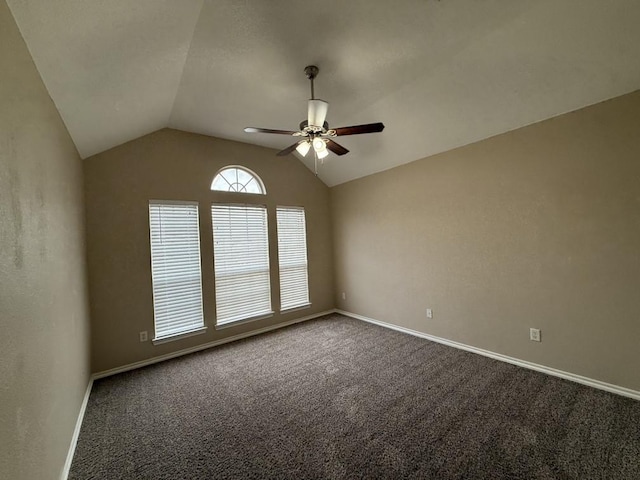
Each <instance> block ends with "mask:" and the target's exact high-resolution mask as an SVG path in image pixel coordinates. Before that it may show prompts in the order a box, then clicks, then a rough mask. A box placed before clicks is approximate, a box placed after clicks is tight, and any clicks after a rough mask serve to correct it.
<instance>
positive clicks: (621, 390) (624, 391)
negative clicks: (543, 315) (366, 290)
mask: <svg viewBox="0 0 640 480" xmlns="http://www.w3.org/2000/svg"><path fill="white" fill-rule="evenodd" d="M336 313H340V314H342V315H345V316H347V317H351V318H355V319H357V320H362V321H364V322H369V323H373V324H375V325H379V326H381V327H385V328H390V329H392V330H396V331H398V332H403V333H408V334H409V335H414V336H416V337H420V338H425V339H427V340H431V341H432V342H437V343H441V344H443V345H448V346H450V347H454V348H459V349H460V350H466V351H467V352H472V353H477V354H478V355H483V356H485V357H489V358H493V359H495V360H500V361H502V362H506V363H511V364H513V365H517V366H519V367H524V368H528V369H529V370H535V371H537V372H542V373H546V374H547V375H553V376H554V377H560V378H564V379H565V380H570V381H572V382H576V383H581V384H582V385H587V386H589V387H593V388H597V389H598V390H605V391H607V392H611V393H615V394H618V395H622V396H624V397H629V398H633V399H634V400H640V391H637V390H632V389H630V388H625V387H620V386H618V385H613V384H611V383H606V382H601V381H600V380H594V379H592V378H588V377H583V376H582V375H576V374H575V373H570V372H565V371H563V370H558V369H555V368H551V367H546V366H544V365H540V364H537V363H532V362H527V361H525V360H520V359H518V358H514V357H509V356H507V355H502V354H500V353H495V352H492V351H490V350H484V349H482V348H477V347H472V346H471V345H465V344H464V343H459V342H454V341H453V340H447V339H446V338H441V337H436V336H434V335H429V334H427V333H422V332H418V331H417V330H411V329H410V328H405V327H399V326H398V325H393V324H391V323H386V322H382V321H380V320H375V319H373V318H369V317H365V316H363V315H358V314H357V313H352V312H346V311H344V310H339V309H337V310H336Z"/></svg>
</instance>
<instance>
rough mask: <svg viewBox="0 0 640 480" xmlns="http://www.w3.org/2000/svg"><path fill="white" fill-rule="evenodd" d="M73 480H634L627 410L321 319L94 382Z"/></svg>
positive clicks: (467, 357)
mask: <svg viewBox="0 0 640 480" xmlns="http://www.w3.org/2000/svg"><path fill="white" fill-rule="evenodd" d="M69 478H71V479H244V478H256V479H257V478H279V479H320V478H328V479H347V478H348V479H353V478H392V479H396V478H416V479H417V478H420V479H453V478H456V479H462V478H464V479H507V478H508V479H556V478H557V479H640V402H638V401H635V400H631V399H628V398H624V397H620V396H617V395H613V394H609V393H606V392H602V391H599V390H594V389H592V388H589V387H585V386H582V385H578V384H575V383H572V382H568V381H565V380H561V379H558V378H554V377H550V376H547V375H544V374H541V373H537V372H533V371H529V370H525V369H522V368H519V367H516V366H513V365H509V364H506V363H502V362H498V361H495V360H491V359H488V358H485V357H482V356H479V355H474V354H472V353H468V352H464V351H460V350H457V349H454V348H450V347H446V346H443V345H440V344H437V343H433V342H429V341H427V340H423V339H420V338H416V337H412V336H409V335H405V334H402V333H399V332H395V331H392V330H388V329H384V328H381V327H378V326H375V325H370V324H367V323H364V322H360V321H358V320H353V319H349V318H346V317H343V316H340V315H330V316H327V317H323V318H320V319H316V320H311V321H308V322H305V323H302V324H298V325H294V326H291V327H287V328H284V329H280V330H276V331H273V332H270V333H267V334H264V335H261V336H257V337H252V338H248V339H245V340H241V341H238V342H234V343H231V344H227V345H223V346H221V347H218V348H215V349H210V350H207V351H203V352H199V353H195V354H192V355H189V356H185V357H180V358H177V359H174V360H171V361H167V362H163V363H160V364H156V365H152V366H149V367H146V368H143V369H139V370H135V371H131V372H127V373H123V374H120V375H116V376H113V377H109V378H105V379H102V380H99V381H96V382H95V383H94V386H93V391H92V393H91V396H90V398H89V404H88V407H87V411H86V415H85V418H84V423H83V425H82V430H81V432H80V437H79V441H78V445H77V449H76V452H75V457H74V460H73V464H72V468H71V474H70V477H69Z"/></svg>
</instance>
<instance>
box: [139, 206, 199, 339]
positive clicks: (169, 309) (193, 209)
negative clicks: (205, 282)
mask: <svg viewBox="0 0 640 480" xmlns="http://www.w3.org/2000/svg"><path fill="white" fill-rule="evenodd" d="M149 226H150V236H151V276H152V282H153V314H154V320H155V338H154V340H162V339H166V338H168V337H173V336H176V335H182V334H185V333H194V332H196V331H198V330H202V331H204V316H203V313H202V280H201V276H200V273H201V272H200V229H199V227H198V204H197V203H190V202H158V201H150V202H149Z"/></svg>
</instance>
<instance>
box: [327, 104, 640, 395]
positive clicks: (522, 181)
mask: <svg viewBox="0 0 640 480" xmlns="http://www.w3.org/2000/svg"><path fill="white" fill-rule="evenodd" d="M639 132H640V92H636V93H633V94H629V95H626V96H623V97H619V98H616V99H614V100H610V101H607V102H604V103H601V104H598V105H595V106H592V107H588V108H585V109H583V110H579V111H577V112H573V113H570V114H567V115H562V116H560V117H556V118H553V119H551V120H547V121H544V122H541V123H538V124H535V125H531V126H528V127H525V128H522V129H519V130H516V131H513V132H510V133H506V134H504V135H500V136H497V137H494V138H491V139H488V140H485V141H482V142H478V143H475V144H472V145H469V146H466V147H463V148H459V149H456V150H453V151H450V152H447V153H444V154H440V155H436V156H433V157H430V158H426V159H423V160H419V161H416V162H414V163H411V164H408V165H406V166H402V167H398V168H394V169H392V170H389V171H386V172H383V173H380V174H376V175H373V176H370V177H366V178H363V179H360V180H356V181H353V182H350V183H346V184H343V185H340V186H337V187H334V188H332V189H331V197H332V218H333V222H334V223H333V232H334V254H335V259H336V260H335V262H336V264H335V265H336V266H335V269H336V292H337V297H336V298H337V300H336V302H337V305H338V307H339V308H342V309H345V310H347V311H351V312H355V313H358V314H361V315H365V316H368V317H372V318H375V319H378V320H382V321H386V322H390V323H393V324H396V325H400V326H403V327H407V328H411V329H414V330H418V331H422V332H425V333H429V334H432V335H436V336H439V337H444V338H447V339H451V340H454V341H458V342H462V343H465V344H469V345H473V346H476V347H480V348H484V349H487V350H491V351H494V352H498V353H502V354H506V355H510V356H513V357H517V358H520V359H524V360H527V361H531V362H535V363H539V364H542V365H547V366H550V367H554V368H558V369H561V370H565V371H569V372H573V373H576V374H580V375H584V376H587V377H590V378H594V379H597V380H601V381H605V382H610V383H613V384H616V385H620V386H624V387H627V388H632V389H635V390H640V370H639V369H638V366H639V365H640V348H638V345H640V295H639V294H638V286H639V285H640V161H639V159H640V134H639ZM341 292H345V293H346V297H347V298H346V301H343V300H342V298H341ZM427 307H430V308H432V309H433V311H434V318H433V319H431V320H427V319H426V315H425V309H426V308H427ZM529 327H537V328H540V329H542V343H534V342H531V341H529V338H528V336H529Z"/></svg>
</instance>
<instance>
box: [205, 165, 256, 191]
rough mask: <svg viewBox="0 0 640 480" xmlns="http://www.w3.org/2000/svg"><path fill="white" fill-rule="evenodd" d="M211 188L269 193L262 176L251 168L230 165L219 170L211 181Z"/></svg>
mask: <svg viewBox="0 0 640 480" xmlns="http://www.w3.org/2000/svg"><path fill="white" fill-rule="evenodd" d="M211 190H216V191H218V192H242V193H254V194H257V195H265V194H266V193H267V191H266V189H265V188H264V184H263V183H262V180H260V177H258V175H256V174H255V173H253V172H252V171H251V170H249V169H247V168H244V167H238V166H230V167H224V168H223V169H222V170H220V171H219V172H218V174H217V175H216V176H215V177H214V178H213V182H211Z"/></svg>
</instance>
